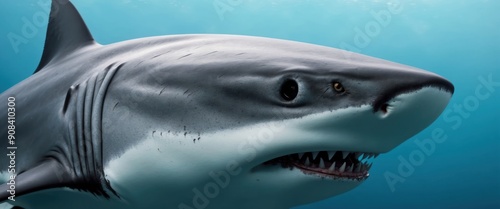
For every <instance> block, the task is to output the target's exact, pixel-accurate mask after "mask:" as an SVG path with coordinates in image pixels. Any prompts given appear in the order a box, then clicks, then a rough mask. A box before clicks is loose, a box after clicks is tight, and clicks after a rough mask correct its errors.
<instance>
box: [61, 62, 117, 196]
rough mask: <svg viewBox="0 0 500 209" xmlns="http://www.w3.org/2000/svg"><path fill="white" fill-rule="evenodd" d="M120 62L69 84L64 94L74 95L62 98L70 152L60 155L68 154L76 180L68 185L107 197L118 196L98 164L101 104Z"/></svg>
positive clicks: (100, 141) (100, 145) (99, 158)
mask: <svg viewBox="0 0 500 209" xmlns="http://www.w3.org/2000/svg"><path fill="white" fill-rule="evenodd" d="M124 64H125V63H122V64H120V65H118V66H117V67H115V66H116V63H113V64H111V65H109V66H108V67H106V68H105V69H104V70H103V71H101V72H99V73H97V74H96V75H94V76H92V77H91V78H89V79H88V80H86V81H85V82H83V83H80V84H78V85H74V86H72V87H71V88H70V90H69V92H71V93H68V94H67V96H70V97H71V96H75V97H72V98H69V99H68V98H66V100H65V104H64V108H63V113H64V114H65V116H66V117H67V120H68V121H69V123H68V124H69V125H68V137H67V139H68V140H67V145H68V147H69V151H68V152H71V153H72V154H63V156H71V159H67V158H66V159H67V161H66V162H67V163H68V164H69V165H70V166H69V167H70V168H72V169H73V170H72V171H71V172H72V174H73V176H74V179H75V181H76V182H78V183H76V184H75V185H73V186H72V187H71V188H74V189H78V190H83V191H88V192H90V193H92V194H94V195H99V196H103V197H105V198H107V199H109V198H110V197H111V196H110V194H109V193H112V194H113V195H115V196H116V197H118V198H120V196H119V194H118V193H117V192H116V191H115V190H114V189H113V188H112V187H111V184H110V183H109V181H108V180H107V179H106V178H105V174H104V169H103V166H102V165H103V163H102V161H103V159H102V156H103V155H102V151H103V150H102V110H103V108H102V106H103V104H104V100H105V96H106V92H107V89H108V87H109V84H110V83H111V81H112V79H113V77H114V75H115V74H116V72H117V71H118V70H120V68H122V67H123V65H124ZM73 98H74V99H73ZM64 109H65V110H64ZM59 150H60V149H59ZM59 161H60V160H59ZM68 161H69V162H68Z"/></svg>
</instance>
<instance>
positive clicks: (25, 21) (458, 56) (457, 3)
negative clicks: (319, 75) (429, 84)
mask: <svg viewBox="0 0 500 209" xmlns="http://www.w3.org/2000/svg"><path fill="white" fill-rule="evenodd" d="M72 2H73V3H74V4H75V6H76V8H77V9H78V10H79V11H80V13H81V15H82V17H83V19H84V20H85V21H86V23H87V25H88V27H89V29H90V31H91V32H92V34H93V36H94V38H95V39H96V41H98V42H99V43H101V44H108V43H114V42H118V41H123V40H127V39H134V38H139V37H145V36H158V35H168V34H189V33H224V34H242V35H255V36H265V37H273V38H280V39H288V40H296V41H302V42H308V43H313V44H319V45H325V46H330V47H335V48H343V49H347V50H350V51H354V52H360V53H362V54H366V55H370V56H374V57H379V58H383V59H387V60H390V61H394V62H398V63H402V64H407V65H411V66H415V67H419V68H422V69H425V70H428V71H432V72H434V73H437V74H439V75H441V76H443V77H445V78H447V79H449V80H450V81H451V82H452V83H453V84H454V85H455V88H456V89H455V94H454V96H453V99H452V100H451V102H450V104H449V106H448V108H447V109H446V110H445V111H444V113H443V115H441V117H440V118H438V119H437V120H436V121H435V122H434V123H433V124H432V125H431V126H429V127H428V128H427V129H425V130H424V131H422V132H421V133H419V134H418V135H416V136H414V137H413V138H411V139H409V140H408V141H406V142H405V143H403V144H402V145H400V146H398V147H397V148H395V149H394V150H392V151H390V152H389V153H386V154H383V155H381V156H379V157H378V158H377V159H376V161H375V163H374V165H373V168H372V169H371V172H370V173H371V175H370V178H369V179H368V180H367V181H366V182H365V183H363V184H362V185H361V186H359V187H358V188H355V189H354V190H352V191H350V192H347V193H345V194H342V195H339V196H336V197H332V198H330V199H327V200H324V201H320V202H316V203H313V204H310V205H305V206H301V207H296V208H294V209H313V208H315V209H326V208H339V209H348V208H407V209H410V208H427V209H429V208H500V177H499V175H500V13H499V10H500V1H496V0H447V1H445V0H407V1H404V0H399V1H398V0H364V1H363V0H316V1H314V0H269V1H264V0H147V1H146V0H113V1H102V0H73V1H72ZM0 5H1V6H0V92H3V91H5V90H6V89H8V88H10V87H11V86H13V85H15V84H16V83H18V82H20V81H21V80H23V79H25V78H27V77H28V76H30V75H31V74H32V73H33V71H34V70H35V68H36V67H37V65H38V62H39V60H40V57H41V53H42V50H43V44H44V40H45V32H46V28H47V18H48V11H49V8H50V0H16V1H13V0H4V1H2V2H1V3H0ZM407 122H408V123H411V122H412V121H407ZM394 128H395V129H397V128H398V127H394ZM440 134H441V135H442V136H444V137H445V140H435V139H434V140H433V137H434V138H435V137H436V135H440ZM2 140H3V139H2ZM311 192H313V191H311ZM256 201H258V200H256Z"/></svg>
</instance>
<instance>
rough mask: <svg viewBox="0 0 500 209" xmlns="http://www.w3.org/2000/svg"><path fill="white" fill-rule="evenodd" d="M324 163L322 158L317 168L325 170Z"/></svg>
mask: <svg viewBox="0 0 500 209" xmlns="http://www.w3.org/2000/svg"><path fill="white" fill-rule="evenodd" d="M325 167H326V166H325V162H323V158H320V160H319V168H325Z"/></svg>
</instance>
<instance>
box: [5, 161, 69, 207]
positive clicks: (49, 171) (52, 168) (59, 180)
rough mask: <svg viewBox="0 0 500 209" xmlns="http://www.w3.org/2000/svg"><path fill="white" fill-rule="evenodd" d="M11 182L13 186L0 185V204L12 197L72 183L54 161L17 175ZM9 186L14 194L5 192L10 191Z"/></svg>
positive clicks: (7, 184) (65, 170)
mask: <svg viewBox="0 0 500 209" xmlns="http://www.w3.org/2000/svg"><path fill="white" fill-rule="evenodd" d="M13 182H15V184H10V182H9V181H7V183H5V184H2V185H0V192H1V193H0V202H2V201H6V200H8V199H9V197H12V196H13V195H15V196H14V198H15V197H19V196H21V195H24V194H29V193H32V192H36V191H40V190H44V189H50V188H58V187H65V186H68V185H70V184H71V183H72V177H71V175H70V173H69V172H68V171H67V169H65V168H64V166H62V165H61V164H59V163H58V162H57V161H56V160H46V161H44V162H43V163H41V164H39V165H38V166H36V167H34V168H31V169H29V170H27V171H24V172H22V173H20V174H18V175H17V176H16V178H15V179H14V180H13ZM11 185H14V186H15V189H13V190H14V192H15V193H14V194H11V193H10V192H8V191H7V190H11V188H10V187H11Z"/></svg>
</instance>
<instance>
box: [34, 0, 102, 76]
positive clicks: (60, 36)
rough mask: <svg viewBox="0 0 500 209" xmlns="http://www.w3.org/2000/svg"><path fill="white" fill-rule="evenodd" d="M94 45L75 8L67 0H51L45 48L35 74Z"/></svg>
mask: <svg viewBox="0 0 500 209" xmlns="http://www.w3.org/2000/svg"><path fill="white" fill-rule="evenodd" d="M94 44H97V43H96V42H95V41H94V38H93V37H92V34H90V31H89V29H88V28H87V25H86V24H85V22H84V21H83V19H82V17H81V16H80V14H79V13H78V11H77V10H76V8H75V6H73V4H72V3H71V2H70V1H69V0H52V7H51V11H50V19H49V26H48V28H47V36H46V37H45V47H44V49H43V54H42V59H41V60H40V63H39V64H38V67H37V69H36V70H35V73H37V72H38V71H40V70H41V69H42V68H43V67H45V66H46V65H47V64H48V63H49V62H50V61H52V60H54V59H58V58H61V57H64V56H65V55H68V54H70V53H71V52H72V51H74V50H77V49H79V48H81V47H84V46H88V45H94Z"/></svg>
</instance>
